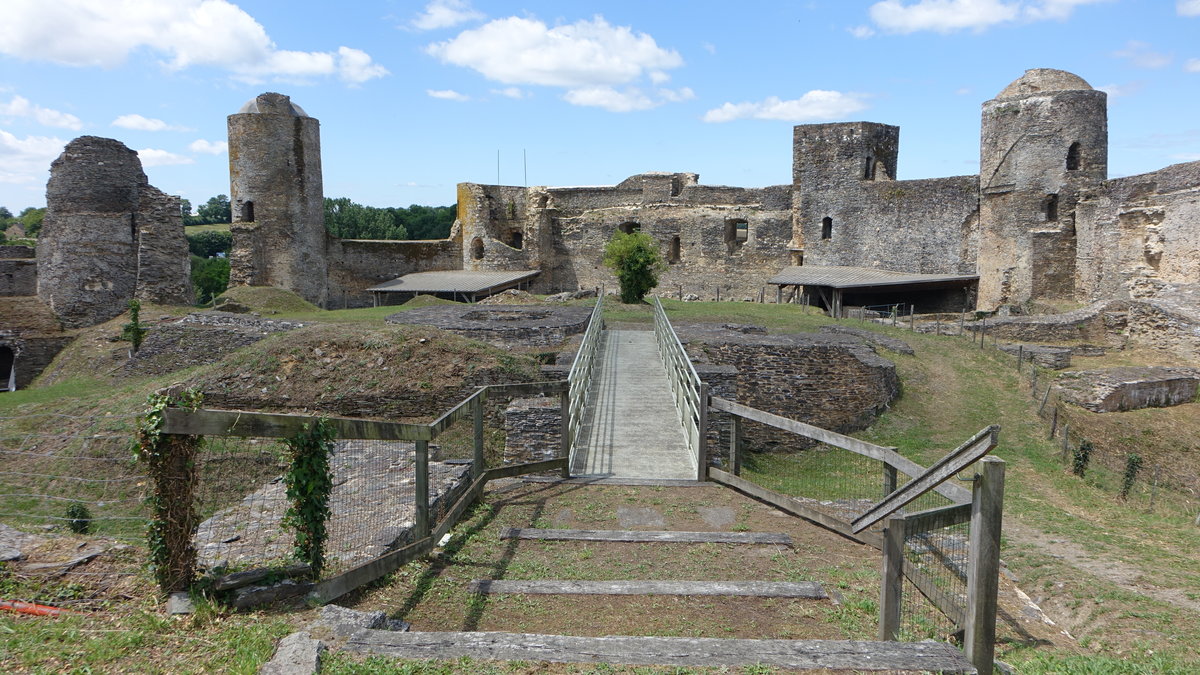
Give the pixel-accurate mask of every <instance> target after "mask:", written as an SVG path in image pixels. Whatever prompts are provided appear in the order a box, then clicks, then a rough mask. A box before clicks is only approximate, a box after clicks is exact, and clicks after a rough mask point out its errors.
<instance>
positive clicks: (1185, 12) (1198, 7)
mask: <svg viewBox="0 0 1200 675" xmlns="http://www.w3.org/2000/svg"><path fill="white" fill-rule="evenodd" d="M1175 11H1177V12H1179V16H1200V0H1178V2H1176V3H1175Z"/></svg>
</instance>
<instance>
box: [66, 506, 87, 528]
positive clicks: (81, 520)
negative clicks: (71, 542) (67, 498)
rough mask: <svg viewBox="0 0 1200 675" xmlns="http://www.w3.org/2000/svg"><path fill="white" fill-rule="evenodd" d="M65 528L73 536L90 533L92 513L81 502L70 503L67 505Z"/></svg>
mask: <svg viewBox="0 0 1200 675" xmlns="http://www.w3.org/2000/svg"><path fill="white" fill-rule="evenodd" d="M67 527H69V528H71V531H72V532H74V533H75V534H87V533H88V532H91V531H92V512H91V511H89V510H88V507H87V505H86V504H83V503H82V502H71V503H70V504H68V505H67Z"/></svg>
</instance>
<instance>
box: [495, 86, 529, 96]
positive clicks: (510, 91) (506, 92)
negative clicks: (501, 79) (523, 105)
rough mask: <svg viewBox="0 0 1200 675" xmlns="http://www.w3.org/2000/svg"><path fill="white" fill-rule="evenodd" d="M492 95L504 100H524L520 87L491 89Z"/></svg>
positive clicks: (523, 93)
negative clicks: (504, 98) (501, 97)
mask: <svg viewBox="0 0 1200 675" xmlns="http://www.w3.org/2000/svg"><path fill="white" fill-rule="evenodd" d="M492 93H493V94H496V95H497V96H504V97H506V98H525V90H523V89H521V88H520V87H505V88H503V89H493V90H492Z"/></svg>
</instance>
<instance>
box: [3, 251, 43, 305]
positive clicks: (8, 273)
mask: <svg viewBox="0 0 1200 675" xmlns="http://www.w3.org/2000/svg"><path fill="white" fill-rule="evenodd" d="M5 249H24V250H20V251H11V252H10V251H6V250H5ZM25 250H27V251H28V252H29V255H28V256H25V255H20V254H23V253H24V251H25ZM12 254H17V255H12ZM9 255H12V257H9ZM18 255H19V256H20V257H18ZM32 257H33V249H32V248H28V247H25V246H2V247H0V295H3V296H17V295H37V261H36V260H31V259H30V258H32Z"/></svg>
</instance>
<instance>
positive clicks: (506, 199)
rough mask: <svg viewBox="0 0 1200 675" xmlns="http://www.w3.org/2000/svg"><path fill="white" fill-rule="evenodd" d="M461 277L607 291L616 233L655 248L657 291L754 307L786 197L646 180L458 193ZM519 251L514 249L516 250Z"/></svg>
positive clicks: (778, 242)
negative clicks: (638, 235) (607, 263)
mask: <svg viewBox="0 0 1200 675" xmlns="http://www.w3.org/2000/svg"><path fill="white" fill-rule="evenodd" d="M458 209H459V210H458V217H459V221H460V223H461V224H462V234H463V267H464V269H480V270H511V269H536V270H539V271H541V274H540V275H539V276H538V277H537V278H536V279H535V280H534V286H533V288H534V290H535V292H559V291H570V290H575V289H577V288H594V287H599V286H606V287H609V288H614V287H616V285H617V282H616V277H615V276H614V275H613V274H612V272H611V271H610V270H608V269H607V268H605V267H604V266H603V265H602V263H601V261H602V259H603V257H604V246H605V245H606V244H607V243H608V240H609V239H610V238H611V237H612V234H613V232H615V231H617V230H618V229H622V230H630V229H635V230H638V231H641V232H644V233H646V234H648V235H650V237H651V238H653V239H654V240H655V241H657V242H658V243H659V246H660V253H661V254H662V257H663V260H664V261H666V262H668V266H667V269H666V271H665V272H664V273H663V274H662V275H660V277H659V291H660V292H662V293H666V294H671V293H673V292H675V291H676V290H677V289H678V288H679V286H680V285H682V286H683V287H684V292H685V293H695V294H697V295H701V296H702V297H712V296H715V295H716V293H717V288H718V287H720V289H721V294H722V297H724V298H734V297H737V298H743V297H757V296H758V294H759V291H760V289H761V287H762V285H763V284H765V282H766V280H767V279H768V278H769V277H770V276H771V275H773V274H774V273H775V272H777V271H778V270H779V268H780V267H782V266H784V265H785V264H786V261H787V245H788V242H789V241H790V239H791V225H790V223H791V194H790V190H789V189H788V188H787V187H785V186H778V187H773V188H761V189H747V188H733V187H726V186H701V185H698V184H697V176H696V174H688V173H683V174H669V173H650V174H639V175H636V176H632V177H630V178H628V179H626V180H625V181H622V182H621V183H620V184H618V185H615V186H607V187H583V188H542V187H538V188H528V189H526V188H520V187H510V186H494V185H477V184H473V183H463V184H460V185H459V207H458ZM518 244H519V245H518Z"/></svg>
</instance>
